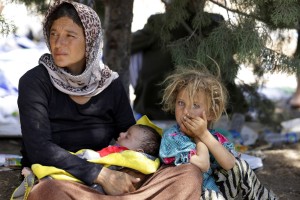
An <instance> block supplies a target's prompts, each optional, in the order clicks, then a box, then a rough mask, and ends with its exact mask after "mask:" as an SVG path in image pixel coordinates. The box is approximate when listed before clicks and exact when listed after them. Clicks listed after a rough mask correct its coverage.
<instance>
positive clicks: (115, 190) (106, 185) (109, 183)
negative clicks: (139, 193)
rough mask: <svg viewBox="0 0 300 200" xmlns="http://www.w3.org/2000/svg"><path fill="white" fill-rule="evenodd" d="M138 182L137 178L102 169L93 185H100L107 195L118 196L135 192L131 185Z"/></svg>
mask: <svg viewBox="0 0 300 200" xmlns="http://www.w3.org/2000/svg"><path fill="white" fill-rule="evenodd" d="M139 181H140V179H139V178H135V177H133V176H130V175H128V174H126V173H123V172H119V171H114V170H110V169H108V168H106V167H103V168H102V170H101V172H100V173H99V175H98V177H97V179H96V180H95V183H98V184H100V185H101V186H102V187H103V189H104V191H105V192H106V193H107V194H109V195H120V194H124V193H128V192H133V191H135V188H134V186H133V184H134V183H137V182H139Z"/></svg>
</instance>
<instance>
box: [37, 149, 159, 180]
mask: <svg viewBox="0 0 300 200" xmlns="http://www.w3.org/2000/svg"><path fill="white" fill-rule="evenodd" d="M81 152H82V150H80V151H78V152H76V153H75V154H80V153H81ZM88 161H90V162H93V163H98V164H102V165H104V166H105V167H109V166H111V165H117V166H122V167H127V168H130V169H134V170H137V171H139V172H141V173H143V174H151V173H154V172H155V171H156V170H157V169H158V167H159V165H160V161H159V159H158V158H156V159H155V160H151V159H149V158H147V157H146V156H145V155H144V154H142V153H140V152H136V151H132V150H125V151H122V152H120V153H112V154H109V155H107V156H104V157H102V158H99V159H94V160H88ZM31 169H32V171H33V173H34V174H35V175H36V176H37V178H38V179H41V178H44V177H46V176H51V177H52V178H54V179H58V180H71V181H76V182H81V181H80V180H79V179H77V178H75V177H74V176H72V175H71V174H70V173H68V172H66V171H65V170H62V169H59V168H56V167H53V166H43V165H40V164H33V165H32V166H31Z"/></svg>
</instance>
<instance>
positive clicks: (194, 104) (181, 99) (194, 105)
mask: <svg viewBox="0 0 300 200" xmlns="http://www.w3.org/2000/svg"><path fill="white" fill-rule="evenodd" d="M204 111H205V113H206V117H207V120H208V121H209V120H210V117H209V113H207V102H206V97H205V94H204V93H203V92H201V91H200V92H198V94H197V95H196V96H195V97H194V99H190V98H189V95H188V92H187V90H186V89H182V90H181V91H179V93H178V95H177V98H176V103H175V118H176V121H177V123H178V124H179V125H180V126H181V124H182V121H183V118H184V117H185V116H190V117H203V112H204Z"/></svg>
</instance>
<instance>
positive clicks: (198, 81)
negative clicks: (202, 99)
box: [162, 67, 228, 122]
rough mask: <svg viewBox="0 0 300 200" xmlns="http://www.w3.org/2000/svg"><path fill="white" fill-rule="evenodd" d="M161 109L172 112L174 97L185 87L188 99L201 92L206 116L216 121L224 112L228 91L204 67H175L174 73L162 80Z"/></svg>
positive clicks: (217, 77) (173, 109)
mask: <svg viewBox="0 0 300 200" xmlns="http://www.w3.org/2000/svg"><path fill="white" fill-rule="evenodd" d="M163 84H164V85H165V89H164V92H163V98H162V104H163V110H164V111H167V112H171V113H174V111H175V104H176V98H177V95H178V93H179V91H181V90H182V89H186V90H187V92H188V95H189V97H190V99H194V98H195V97H197V95H198V94H199V92H203V93H204V94H205V96H206V101H207V102H208V105H207V110H208V112H209V113H207V116H210V117H211V119H212V122H215V121H217V120H218V119H219V118H220V117H221V115H222V113H226V104H227V98H228V92H227V90H226V88H225V87H224V85H223V84H222V82H221V80H220V79H219V75H218V76H214V75H212V74H211V73H210V72H209V71H208V70H206V69H203V70H202V69H201V70H199V69H196V68H186V67H185V68H184V67H177V68H176V70H175V71H174V73H172V74H171V75H169V76H168V77H167V78H166V79H165V81H164V82H163Z"/></svg>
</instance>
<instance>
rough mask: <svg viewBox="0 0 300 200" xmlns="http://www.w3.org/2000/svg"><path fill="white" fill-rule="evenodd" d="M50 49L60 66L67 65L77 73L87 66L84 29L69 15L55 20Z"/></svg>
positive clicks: (51, 30)
mask: <svg viewBox="0 0 300 200" xmlns="http://www.w3.org/2000/svg"><path fill="white" fill-rule="evenodd" d="M49 40H50V49H51V54H52V56H53V59H54V62H55V64H56V65H57V66H58V67H66V68H68V70H69V71H70V72H71V73H72V74H75V75H78V74H81V73H82V72H83V71H84V68H85V37H84V32H83V29H82V28H81V27H80V26H78V25H77V24H76V23H75V22H73V20H72V19H70V18H69V17H61V18H59V19H57V20H55V21H54V22H53V24H52V26H51V29H50V38H49Z"/></svg>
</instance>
